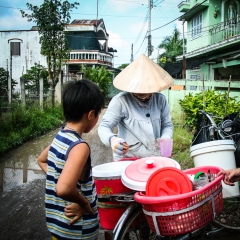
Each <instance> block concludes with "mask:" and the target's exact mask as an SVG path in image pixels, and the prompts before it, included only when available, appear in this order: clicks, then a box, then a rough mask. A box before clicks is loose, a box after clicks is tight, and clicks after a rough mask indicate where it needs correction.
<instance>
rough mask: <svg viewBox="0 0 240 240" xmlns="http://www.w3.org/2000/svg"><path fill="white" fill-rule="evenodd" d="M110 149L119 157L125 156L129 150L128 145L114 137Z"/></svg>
mask: <svg viewBox="0 0 240 240" xmlns="http://www.w3.org/2000/svg"><path fill="white" fill-rule="evenodd" d="M111 147H112V150H113V152H115V153H116V154H118V155H120V156H122V155H124V154H126V153H127V152H128V149H129V145H128V144H127V143H126V141H125V140H124V139H122V138H118V137H115V136H114V137H112V138H111Z"/></svg>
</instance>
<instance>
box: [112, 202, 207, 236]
mask: <svg viewBox="0 0 240 240" xmlns="http://www.w3.org/2000/svg"><path fill="white" fill-rule="evenodd" d="M136 222H137V224H136ZM205 227H206V226H205ZM205 227H202V228H200V229H197V230H195V231H194V232H192V233H188V234H184V235H179V236H169V237H165V236H157V235H156V233H155V232H153V231H151V229H150V228H149V225H148V222H147V219H146V218H145V215H144V213H143V211H142V207H138V208H137V209H135V210H134V212H133V213H132V214H131V215H130V217H129V219H128V220H127V221H126V222H125V224H124V225H123V227H122V229H121V231H120V233H119V235H118V237H117V239H118V240H188V239H195V237H196V236H199V235H200V234H201V233H203V229H204V228H205Z"/></svg>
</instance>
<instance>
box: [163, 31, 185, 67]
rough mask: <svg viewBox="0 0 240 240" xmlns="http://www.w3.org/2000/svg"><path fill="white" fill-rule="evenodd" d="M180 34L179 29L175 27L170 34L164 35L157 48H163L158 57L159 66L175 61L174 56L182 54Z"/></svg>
mask: <svg viewBox="0 0 240 240" xmlns="http://www.w3.org/2000/svg"><path fill="white" fill-rule="evenodd" d="M180 36H181V34H180V31H179V30H178V29H177V28H176V27H175V29H174V30H173V34H172V36H168V37H165V38H164V40H163V41H162V43H160V44H159V45H158V48H160V49H164V52H163V53H162V54H160V55H159V59H158V62H159V64H160V65H161V66H163V65H164V64H165V63H166V62H175V61H176V56H178V55H181V54H183V39H182V38H180ZM185 41H186V40H185Z"/></svg>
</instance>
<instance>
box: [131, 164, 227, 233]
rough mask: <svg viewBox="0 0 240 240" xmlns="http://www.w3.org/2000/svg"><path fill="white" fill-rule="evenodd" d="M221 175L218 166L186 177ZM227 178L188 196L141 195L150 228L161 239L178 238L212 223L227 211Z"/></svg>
mask: <svg viewBox="0 0 240 240" xmlns="http://www.w3.org/2000/svg"><path fill="white" fill-rule="evenodd" d="M208 170H210V172H211V173H212V174H217V173H218V172H219V171H220V170H221V168H218V167H214V166H204V167H196V168H191V169H188V170H184V172H185V173H186V174H196V173H198V172H204V173H207V172H208ZM222 179H223V175H221V176H219V177H216V178H215V179H214V180H213V181H212V182H210V183H209V184H207V185H206V186H204V187H202V188H200V189H198V190H195V191H192V192H189V193H184V194H179V195H173V196H164V197H151V196H146V195H145V193H141V192H137V193H135V195H134V199H135V201H136V202H139V203H141V204H142V207H143V212H144V214H145V216H146V218H147V221H148V224H149V227H150V228H151V230H152V231H153V232H155V233H156V234H157V235H159V236H174V235H181V234H185V233H189V232H192V231H194V230H196V229H198V228H201V227H202V226H204V225H206V224H207V223H209V222H211V221H212V220H213V219H214V218H215V216H216V215H217V214H219V213H220V212H221V210H222V209H223V198H222V184H221V180H222Z"/></svg>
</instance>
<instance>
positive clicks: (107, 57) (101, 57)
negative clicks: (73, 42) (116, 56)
mask: <svg viewBox="0 0 240 240" xmlns="http://www.w3.org/2000/svg"><path fill="white" fill-rule="evenodd" d="M112 62H113V56H112V54H110V53H102V52H98V51H71V52H70V58H69V59H68V64H87V65H103V66H108V67H112V65H113V63H112Z"/></svg>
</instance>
